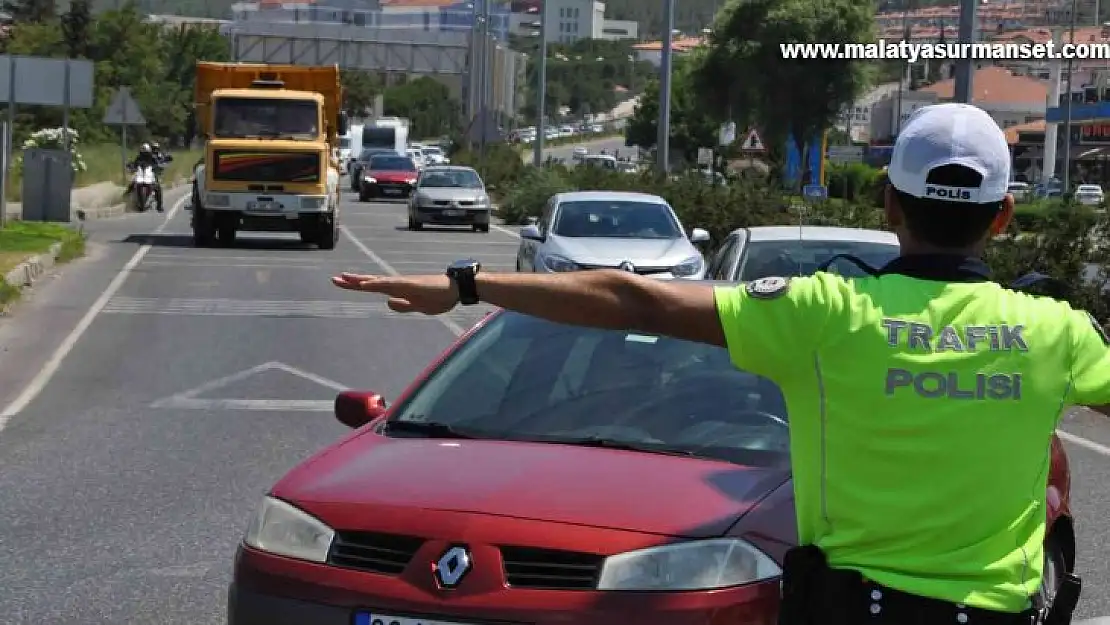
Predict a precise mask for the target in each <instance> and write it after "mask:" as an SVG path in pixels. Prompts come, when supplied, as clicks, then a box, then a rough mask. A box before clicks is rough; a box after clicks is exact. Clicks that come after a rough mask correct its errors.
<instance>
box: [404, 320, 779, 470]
mask: <svg viewBox="0 0 1110 625" xmlns="http://www.w3.org/2000/svg"><path fill="white" fill-rule="evenodd" d="M393 419H394V420H396V421H407V422H414V423H436V424H443V425H447V426H448V427H450V428H452V429H454V430H456V431H457V432H459V433H461V434H464V435H466V436H470V437H475V438H488V439H499V440H535V441H541V442H556V443H557V442H568V443H574V442H583V444H591V443H590V441H591V439H592V440H594V441H596V440H597V439H602V440H605V441H612V442H614V443H617V444H626V445H629V446H633V447H634V448H636V449H638V450H642V451H645V452H648V453H650V452H659V453H668V452H670V453H680V454H684V455H694V456H702V457H707V458H714V459H718V460H723V461H726V462H734V463H737V464H744V465H749V466H786V464H787V462H788V455H789V431H788V428H787V419H786V403H785V401H784V399H783V395H782V392H781V391H780V389H779V387H778V386H777V385H775V383H773V382H771V381H770V380H768V379H766V378H762V377H759V376H756V375H754V374H751V373H747V372H744V371H739V370H737V369H735V368H734V367H733V366H732V363H731V362H730V361H729V356H728V352H727V351H726V350H725V349H724V348H721V347H714V346H710V345H703V344H700V343H693V342H688V341H679V340H676V339H669V338H665V337H659V336H649V335H641V334H629V333H626V332H618V331H609V330H594V329H587V328H580V327H574V326H569V325H562V324H556V323H550V322H547V321H543V320H540V319H536V318H534V317H527V316H524V315H518V314H515V313H502V314H500V315H498V316H497V317H496V318H494V319H493V320H492V321H490V322H489V324H488V325H486V326H485V327H483V328H482V329H480V330H478V332H477V333H476V334H475V335H474V336H473V337H471V338H470V339H469V340H467V341H466V343H464V344H463V345H462V346H461V347H460V348H459V349H458V351H456V352H455V353H454V354H452V355H451V356H450V357H448V359H447V360H446V361H445V362H444V363H443V364H442V365H440V366H439V367H438V368H437V369H436V370H435V371H434V372H433V373H432V374H431V376H430V377H429V378H428V380H427V381H426V382H424V383H423V384H422V385H421V386H420V387H419V388H417V390H416V391H415V392H414V393H413V394H412V395H411V396H410V397H409V399H407V400H406V401H405V403H404V404H402V405H400V406H398V408H397V412H396V416H395V417H394V418H393ZM386 431H387V432H388V427H387V430H386ZM399 435H400V434H399Z"/></svg>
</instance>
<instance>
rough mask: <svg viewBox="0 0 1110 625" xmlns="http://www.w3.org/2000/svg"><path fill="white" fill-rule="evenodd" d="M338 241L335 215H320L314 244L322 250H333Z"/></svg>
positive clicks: (337, 225) (337, 226)
mask: <svg viewBox="0 0 1110 625" xmlns="http://www.w3.org/2000/svg"><path fill="white" fill-rule="evenodd" d="M338 242H339V224H337V223H336V221H335V217H332V216H328V217H321V218H320V221H319V223H318V224H317V225H316V245H317V246H319V248H320V249H322V250H334V249H335V244H336V243H338Z"/></svg>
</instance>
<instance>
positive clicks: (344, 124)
mask: <svg viewBox="0 0 1110 625" xmlns="http://www.w3.org/2000/svg"><path fill="white" fill-rule="evenodd" d="M336 122H337V123H336V124H335V125H336V129H335V130H336V134H340V135H345V134H347V131H348V130H350V125H351V119H350V118H349V117H347V111H339V119H338V120H336Z"/></svg>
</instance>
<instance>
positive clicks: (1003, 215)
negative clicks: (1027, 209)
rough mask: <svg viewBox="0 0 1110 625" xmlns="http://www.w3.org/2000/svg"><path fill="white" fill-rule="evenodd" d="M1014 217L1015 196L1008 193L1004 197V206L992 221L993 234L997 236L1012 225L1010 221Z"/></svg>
mask: <svg viewBox="0 0 1110 625" xmlns="http://www.w3.org/2000/svg"><path fill="white" fill-rule="evenodd" d="M1013 218H1014V196H1013V195H1011V194H1009V193H1007V194H1006V197H1004V198H1002V208H1001V209H1000V210H999V211H998V214H997V215H995V216H994V220H993V221H991V236H992V237H996V236H998V235H1000V234H1002V233H1003V232H1006V228H1009V227H1010V221H1011V220H1012V219H1013Z"/></svg>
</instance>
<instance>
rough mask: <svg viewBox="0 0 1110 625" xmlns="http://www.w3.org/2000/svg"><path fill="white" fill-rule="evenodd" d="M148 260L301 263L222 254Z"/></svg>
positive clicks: (161, 256) (171, 255)
mask: <svg viewBox="0 0 1110 625" xmlns="http://www.w3.org/2000/svg"><path fill="white" fill-rule="evenodd" d="M147 258H148V260H159V261H163V260H176V261H179V262H190V261H194V260H196V261H219V262H229V261H238V260H241V261H247V262H256V263H262V262H270V261H273V262H275V263H298V262H299V261H297V260H296V259H294V258H289V257H288V256H242V255H239V256H233V255H222V254H196V255H193V254H174V253H165V252H161V253H160V252H154V253H153V254H150V255H149V256H148V257H147ZM315 262H316V260H315V259H307V260H306V261H305V263H304V264H315Z"/></svg>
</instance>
